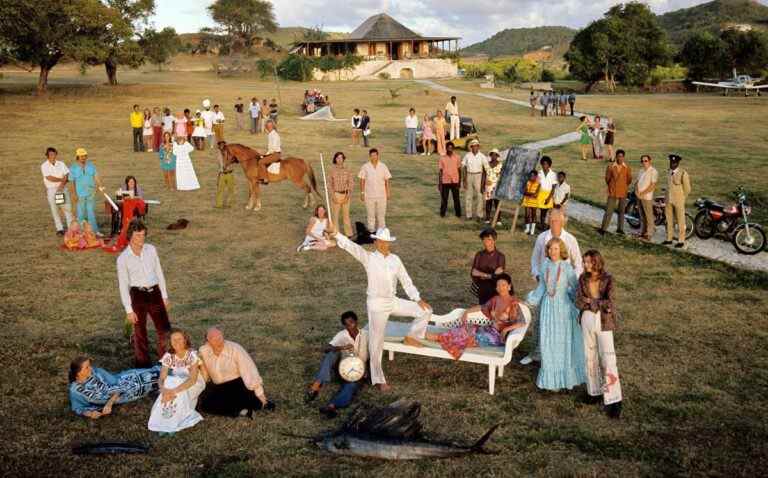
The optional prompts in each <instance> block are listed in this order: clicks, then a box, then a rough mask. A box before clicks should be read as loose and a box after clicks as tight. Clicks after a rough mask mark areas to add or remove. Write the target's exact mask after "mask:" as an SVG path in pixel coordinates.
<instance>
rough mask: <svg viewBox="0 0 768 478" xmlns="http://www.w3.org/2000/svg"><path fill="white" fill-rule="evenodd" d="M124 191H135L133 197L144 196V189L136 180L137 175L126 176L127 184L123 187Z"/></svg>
mask: <svg viewBox="0 0 768 478" xmlns="http://www.w3.org/2000/svg"><path fill="white" fill-rule="evenodd" d="M123 191H128V192H133V197H135V198H141V197H144V190H143V189H141V186H139V183H138V182H137V181H136V177H135V176H126V177H125V184H124V187H123Z"/></svg>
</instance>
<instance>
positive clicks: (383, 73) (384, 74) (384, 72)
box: [379, 71, 391, 80]
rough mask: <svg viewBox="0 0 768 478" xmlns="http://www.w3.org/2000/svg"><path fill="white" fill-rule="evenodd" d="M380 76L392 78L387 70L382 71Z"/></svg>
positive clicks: (386, 78) (385, 78)
mask: <svg viewBox="0 0 768 478" xmlns="http://www.w3.org/2000/svg"><path fill="white" fill-rule="evenodd" d="M379 78H381V79H382V80H388V79H390V78H391V76H390V75H389V73H387V72H386V71H382V72H381V73H379Z"/></svg>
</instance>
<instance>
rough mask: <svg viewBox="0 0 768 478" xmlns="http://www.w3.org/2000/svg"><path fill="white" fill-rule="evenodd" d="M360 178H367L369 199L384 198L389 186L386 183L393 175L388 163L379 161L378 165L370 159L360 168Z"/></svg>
mask: <svg viewBox="0 0 768 478" xmlns="http://www.w3.org/2000/svg"><path fill="white" fill-rule="evenodd" d="M357 177H358V178H360V179H364V180H365V190H364V191H363V192H364V193H365V197H366V198H368V199H384V198H386V197H387V188H386V187H385V186H384V183H385V182H386V181H387V180H389V179H390V178H391V177H392V175H391V174H390V173H389V168H387V165H386V164H384V163H382V162H381V161H379V163H378V164H377V165H376V167H374V166H373V164H372V163H371V162H370V161H368V162H367V163H365V164H364V165H363V167H362V168H360V174H358V175H357Z"/></svg>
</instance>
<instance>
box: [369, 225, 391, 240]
mask: <svg viewBox="0 0 768 478" xmlns="http://www.w3.org/2000/svg"><path fill="white" fill-rule="evenodd" d="M371 237H372V238H373V239H378V240H380V241H384V242H395V241H396V240H397V238H396V237H395V236H393V235H391V234H390V232H389V228H387V227H382V228H379V229H377V230H376V233H375V234H371Z"/></svg>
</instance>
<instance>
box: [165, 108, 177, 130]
mask: <svg viewBox="0 0 768 478" xmlns="http://www.w3.org/2000/svg"><path fill="white" fill-rule="evenodd" d="M175 121H176V120H175V118H174V117H173V116H172V115H171V110H170V109H169V108H165V109H164V110H163V134H165V133H171V134H173V123H175Z"/></svg>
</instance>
